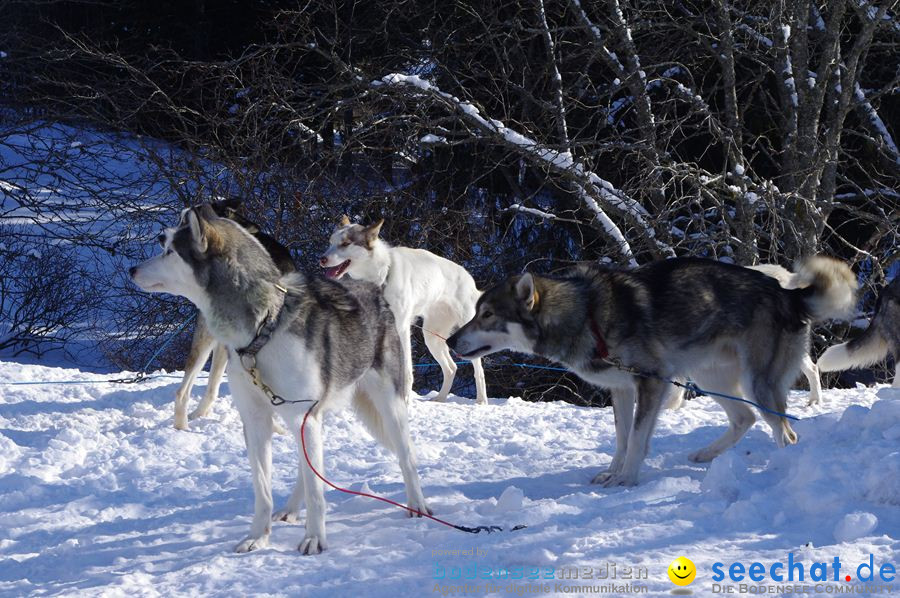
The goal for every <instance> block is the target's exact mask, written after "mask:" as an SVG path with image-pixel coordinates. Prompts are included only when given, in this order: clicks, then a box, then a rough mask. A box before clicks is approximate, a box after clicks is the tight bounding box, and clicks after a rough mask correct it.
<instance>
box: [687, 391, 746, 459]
mask: <svg viewBox="0 0 900 598" xmlns="http://www.w3.org/2000/svg"><path fill="white" fill-rule="evenodd" d="M704 388H707V387H704ZM709 390H713V389H712V388H709ZM716 392H722V393H727V394H732V395H734V396H738V395H740V389H739V388H737V387H734V388H729V389H727V390H716ZM713 400H714V401H716V402H717V403H718V404H719V405H721V406H722V409H723V410H724V411H725V413H726V414H727V415H728V430H727V431H726V432H725V433H724V434H722V436H720V437H719V438H718V439H717V440H715V441H714V442H713V443H712V444H710V445H709V446H707V447H704V448H702V449H700V450H698V451H695V452H693V453H691V454H690V455H688V459H689V460H691V461H693V462H694V463H709V462H710V461H712V460H713V459H715V458H716V457H718V456H719V455H721V454H722V453H724V452H725V451H727V450H728V449H730V448H731V447H733V446H734V445H736V444H737V443H738V441H739V440H740V439H741V438H743V437H744V434H746V433H747V430H749V429H750V428H751V427H753V422H755V421H756V416H755V415H754V414H753V410H752V409H751V408H750V407H748V406H747V404H746V403H738V402H737V401H730V400H728V399H720V398H716V397H713Z"/></svg>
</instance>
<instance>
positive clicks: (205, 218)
mask: <svg viewBox="0 0 900 598" xmlns="http://www.w3.org/2000/svg"><path fill="white" fill-rule="evenodd" d="M187 217H188V226H189V227H190V229H191V241H192V243H193V246H194V250H195V251H197V252H198V253H200V254H201V255H202V254H204V253H207V252H208V251H212V252H219V251H220V250H221V249H222V239H221V237H219V235H218V233H216V230H215V229H214V228H213V227H212V226H211V224H210V220H215V219H217V218H218V217H219V216H218V215H217V214H216V212H215V210H213V208H212V206H211V205H209V204H208V203H205V204H201V205H199V206H197V207H196V208H194V209H192V210H190V211H189V212H188V214H187Z"/></svg>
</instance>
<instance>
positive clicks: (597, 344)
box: [591, 312, 609, 359]
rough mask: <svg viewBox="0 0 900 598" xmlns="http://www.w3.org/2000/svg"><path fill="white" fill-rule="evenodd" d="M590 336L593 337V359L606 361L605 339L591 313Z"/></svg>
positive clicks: (607, 349) (607, 352) (607, 351)
mask: <svg viewBox="0 0 900 598" xmlns="http://www.w3.org/2000/svg"><path fill="white" fill-rule="evenodd" d="M591 334H592V335H594V358H596V359H606V358H607V357H609V347H608V346H607V345H606V339H605V338H603V333H602V332H600V326H599V325H598V324H597V318H595V317H594V314H593V312H591Z"/></svg>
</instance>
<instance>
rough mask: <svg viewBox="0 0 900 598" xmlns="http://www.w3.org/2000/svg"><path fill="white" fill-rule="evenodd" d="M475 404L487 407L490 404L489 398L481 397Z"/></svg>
mask: <svg viewBox="0 0 900 598" xmlns="http://www.w3.org/2000/svg"><path fill="white" fill-rule="evenodd" d="M475 404H476V405H487V404H488V400H487V397H479V398H477V399H475Z"/></svg>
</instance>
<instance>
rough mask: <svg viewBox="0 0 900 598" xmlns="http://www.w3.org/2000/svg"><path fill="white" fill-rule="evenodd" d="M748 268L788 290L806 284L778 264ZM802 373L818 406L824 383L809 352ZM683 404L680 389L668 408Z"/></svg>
mask: <svg viewBox="0 0 900 598" xmlns="http://www.w3.org/2000/svg"><path fill="white" fill-rule="evenodd" d="M747 267H748V268H750V269H751V270H756V271H757V272H762V273H763V274H765V275H766V276H771V277H772V278H774V279H775V280H777V281H778V284H780V285H781V286H782V287H784V288H786V289H798V288H801V286H802V285H803V284H804V281H803V279H802V277H801V276H800V275H799V274H797V273H795V272H791V271H790V270H788V269H787V268H784V267H782V266H779V265H778V264H758V265H756V266H747ZM800 371H801V372H803V375H804V376H806V381H807V382H809V402H808V403H807V405H818V404H819V401H821V400H822V382H821V381H820V380H819V368H818V367H816V364H815V362H813V360H812V357H810V355H809V351H806V352H805V353H804V354H803V361H802V362H800ZM683 404H684V389H683V388H680V387H679V388H676V389H675V390H674V391H672V395H671V396H670V397H669V402H668V403H667V404H666V407H667V408H669V409H680V408H681V407H682V405H683Z"/></svg>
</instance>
